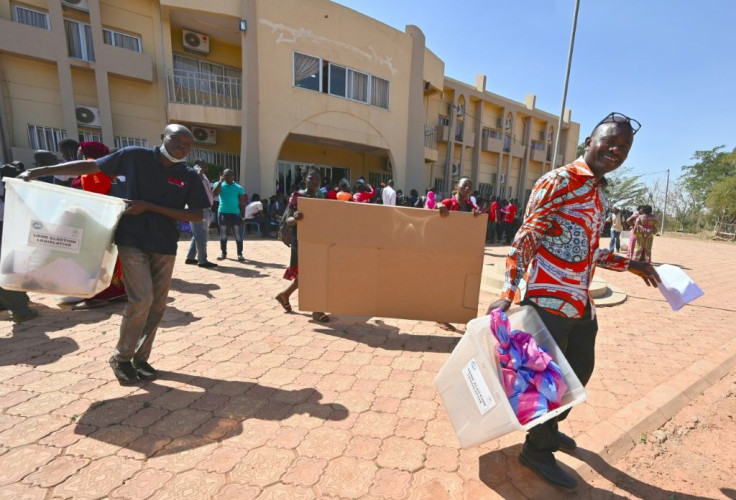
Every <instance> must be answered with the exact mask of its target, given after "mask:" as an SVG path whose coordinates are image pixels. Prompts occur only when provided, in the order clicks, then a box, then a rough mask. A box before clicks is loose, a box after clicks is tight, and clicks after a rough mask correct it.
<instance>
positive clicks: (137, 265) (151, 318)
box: [20, 125, 209, 385]
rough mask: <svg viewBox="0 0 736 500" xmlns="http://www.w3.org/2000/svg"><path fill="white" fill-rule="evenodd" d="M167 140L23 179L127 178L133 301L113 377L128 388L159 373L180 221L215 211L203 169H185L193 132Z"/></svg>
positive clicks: (124, 225) (125, 227) (126, 255)
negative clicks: (160, 335)
mask: <svg viewBox="0 0 736 500" xmlns="http://www.w3.org/2000/svg"><path fill="white" fill-rule="evenodd" d="M161 140H162V144H161V146H160V147H159V146H155V147H153V148H150V149H149V148H140V147H128V148H123V149H119V150H118V151H116V152H115V153H112V154H110V155H107V156H105V157H103V158H99V159H97V160H79V161H72V162H69V163H63V164H61V165H57V166H53V167H39V168H33V169H31V170H28V171H26V172H24V173H23V174H21V175H20V178H22V179H24V180H26V181H30V180H31V179H36V178H38V177H41V176H47V175H57V174H62V175H64V174H66V175H72V176H77V175H86V174H96V173H98V172H103V173H105V174H107V175H109V176H122V175H124V176H125V177H126V183H125V189H126V197H127V199H126V200H125V202H126V203H127V204H128V207H127V208H126V210H125V212H124V213H123V216H122V218H121V219H120V223H119V224H118V227H117V230H116V231H115V243H116V244H117V246H118V253H119V255H120V263H121V264H122V269H123V280H124V282H125V289H126V291H127V292H128V304H127V306H126V308H125V311H124V312H123V321H122V323H121V324H120V338H119V340H118V344H117V346H116V347H115V353H114V355H113V357H112V358H110V366H111V367H112V370H113V373H114V374H115V377H117V379H118V381H119V382H120V383H121V384H123V385H127V384H132V383H135V382H137V381H139V380H150V379H154V378H156V377H157V376H158V373H157V371H156V370H155V369H154V368H153V367H152V366H151V365H150V364H149V363H148V358H149V356H150V355H151V347H152V346H153V340H154V338H155V336H156V330H157V329H158V325H159V323H160V322H161V318H163V315H164V310H165V309H166V297H167V296H168V293H169V286H170V285H171V274H172V272H173V270H174V260H175V258H176V246H177V242H178V240H179V228H178V225H177V221H178V220H182V221H190V222H198V221H201V220H202V213H203V212H202V210H203V209H204V208H207V207H208V206H209V200H208V199H207V195H206V193H205V191H204V187H203V186H202V181H201V180H200V178H199V176H198V174H197V172H195V171H194V169H192V168H190V167H187V166H186V165H185V164H184V160H185V159H186V156H187V154H188V153H189V151H190V150H191V149H192V142H193V141H194V138H193V136H192V133H191V132H190V131H189V129H187V128H186V127H184V126H182V125H168V126H167V127H166V128H165V129H164V132H163V134H161ZM185 206H186V207H188V208H184V207H185Z"/></svg>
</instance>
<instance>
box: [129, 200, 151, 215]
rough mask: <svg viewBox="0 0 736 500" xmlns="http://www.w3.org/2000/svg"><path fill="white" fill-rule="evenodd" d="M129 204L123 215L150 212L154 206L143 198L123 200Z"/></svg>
mask: <svg viewBox="0 0 736 500" xmlns="http://www.w3.org/2000/svg"><path fill="white" fill-rule="evenodd" d="M123 201H124V202H125V203H126V204H127V205H128V206H127V208H126V209H125V212H123V215H141V214H142V213H144V212H148V211H150V210H151V207H153V204H152V203H149V202H147V201H143V200H123Z"/></svg>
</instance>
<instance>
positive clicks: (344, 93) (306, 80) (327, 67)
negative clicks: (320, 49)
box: [294, 52, 391, 109]
mask: <svg viewBox="0 0 736 500" xmlns="http://www.w3.org/2000/svg"><path fill="white" fill-rule="evenodd" d="M294 86H295V87H299V88H303V89H308V90H314V91H316V92H324V93H326V94H330V95H334V96H337V97H344V98H346V99H352V100H354V101H359V102H363V103H366V104H370V105H372V106H376V107H378V108H383V109H388V106H389V93H390V86H391V84H390V82H389V81H388V80H385V79H383V78H379V77H377V76H373V75H371V74H368V73H364V72H362V71H357V70H354V69H351V68H346V67H345V66H340V65H338V64H333V63H331V62H329V61H324V60H322V59H320V58H319V57H313V56H308V55H306V54H300V53H298V52H294Z"/></svg>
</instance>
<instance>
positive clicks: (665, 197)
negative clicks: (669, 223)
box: [659, 168, 670, 234]
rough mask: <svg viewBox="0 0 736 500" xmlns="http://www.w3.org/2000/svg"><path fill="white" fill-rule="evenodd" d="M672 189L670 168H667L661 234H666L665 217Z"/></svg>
mask: <svg viewBox="0 0 736 500" xmlns="http://www.w3.org/2000/svg"><path fill="white" fill-rule="evenodd" d="M669 191H670V169H669V168H668V169H667V184H665V187H664V210H662V229H660V230H659V232H660V234H664V219H665V217H667V195H668V194H669Z"/></svg>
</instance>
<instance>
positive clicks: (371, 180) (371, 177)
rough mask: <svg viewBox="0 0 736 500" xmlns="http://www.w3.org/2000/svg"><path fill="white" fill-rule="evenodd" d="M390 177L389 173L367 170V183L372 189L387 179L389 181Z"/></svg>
mask: <svg viewBox="0 0 736 500" xmlns="http://www.w3.org/2000/svg"><path fill="white" fill-rule="evenodd" d="M391 179H393V177H392V176H391V174H379V173H378V172H368V184H370V185H371V186H373V188H374V189H376V188H378V187H379V186H380V185H381V184H388V181H390V180H391Z"/></svg>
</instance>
